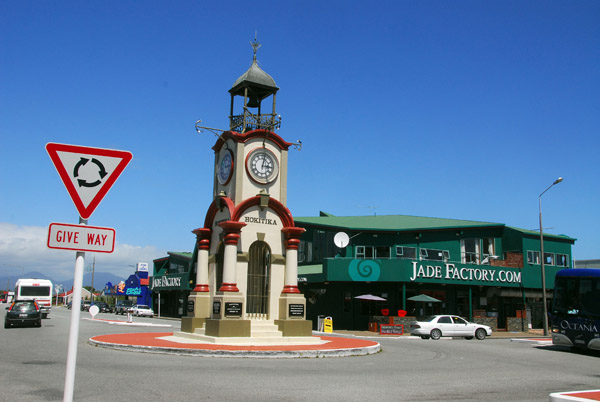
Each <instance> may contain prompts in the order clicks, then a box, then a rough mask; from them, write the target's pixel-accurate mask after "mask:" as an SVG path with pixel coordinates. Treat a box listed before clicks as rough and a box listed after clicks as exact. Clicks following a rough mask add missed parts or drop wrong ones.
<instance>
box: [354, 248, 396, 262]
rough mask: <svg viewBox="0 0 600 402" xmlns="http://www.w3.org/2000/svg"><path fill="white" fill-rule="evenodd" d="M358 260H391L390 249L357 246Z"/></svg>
mask: <svg viewBox="0 0 600 402" xmlns="http://www.w3.org/2000/svg"><path fill="white" fill-rule="evenodd" d="M356 258H369V259H370V258H390V248H389V247H383V246H381V247H373V246H356Z"/></svg>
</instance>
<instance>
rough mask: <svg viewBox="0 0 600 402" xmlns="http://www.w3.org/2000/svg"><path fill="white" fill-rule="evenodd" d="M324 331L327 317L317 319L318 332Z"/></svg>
mask: <svg viewBox="0 0 600 402" xmlns="http://www.w3.org/2000/svg"><path fill="white" fill-rule="evenodd" d="M324 329H325V316H324V315H320V316H318V318H317V331H319V332H323V330H324Z"/></svg>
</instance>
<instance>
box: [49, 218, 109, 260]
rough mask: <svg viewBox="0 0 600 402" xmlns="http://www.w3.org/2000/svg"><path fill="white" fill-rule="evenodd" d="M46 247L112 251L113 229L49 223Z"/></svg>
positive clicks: (101, 251) (100, 251)
mask: <svg viewBox="0 0 600 402" xmlns="http://www.w3.org/2000/svg"><path fill="white" fill-rule="evenodd" d="M48 247H49V248H55V249H60V250H75V251H93V252H98V253H112V252H113V251H114V250H115V230H114V229H112V228H101V227H97V226H87V225H70V224H67V223H51V224H50V227H49V228H48Z"/></svg>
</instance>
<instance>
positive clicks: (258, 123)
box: [229, 109, 281, 133]
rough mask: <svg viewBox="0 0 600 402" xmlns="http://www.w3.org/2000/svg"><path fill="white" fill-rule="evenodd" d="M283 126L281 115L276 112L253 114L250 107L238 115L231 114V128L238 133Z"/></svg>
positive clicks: (268, 129)
mask: <svg viewBox="0 0 600 402" xmlns="http://www.w3.org/2000/svg"><path fill="white" fill-rule="evenodd" d="M280 127H281V116H278V115H276V114H252V113H250V111H249V110H248V109H244V113H243V114H240V115H237V116H229V129H230V130H231V131H235V132H237V133H245V132H247V131H251V130H259V129H261V130H267V131H274V130H276V129H278V128H280Z"/></svg>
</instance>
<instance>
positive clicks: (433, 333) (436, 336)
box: [431, 328, 442, 341]
mask: <svg viewBox="0 0 600 402" xmlns="http://www.w3.org/2000/svg"><path fill="white" fill-rule="evenodd" d="M441 337H442V331H440V330H439V329H437V328H436V329H432V330H431V339H433V340H434V341H437V340H438V339H440V338H441Z"/></svg>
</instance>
